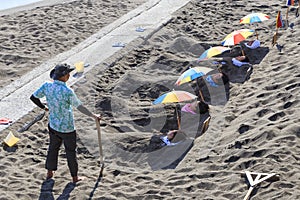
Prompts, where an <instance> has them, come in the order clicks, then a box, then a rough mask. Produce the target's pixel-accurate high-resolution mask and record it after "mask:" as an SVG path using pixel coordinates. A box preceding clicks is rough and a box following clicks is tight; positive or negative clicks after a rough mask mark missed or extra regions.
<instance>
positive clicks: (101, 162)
mask: <svg viewBox="0 0 300 200" xmlns="http://www.w3.org/2000/svg"><path fill="white" fill-rule="evenodd" d="M96 126H97V133H98V143H99V153H100V177H102V175H103V169H104V159H103V150H102V142H101V130H100V120H98V119H96Z"/></svg>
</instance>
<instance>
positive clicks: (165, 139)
mask: <svg viewBox="0 0 300 200" xmlns="http://www.w3.org/2000/svg"><path fill="white" fill-rule="evenodd" d="M185 139H187V135H186V134H185V133H184V132H183V131H181V130H170V131H169V132H168V133H167V134H166V135H154V136H152V138H151V141H150V145H151V146H153V145H154V146H155V149H159V148H161V147H164V146H175V145H177V144H179V143H181V142H183V141H184V140H185Z"/></svg>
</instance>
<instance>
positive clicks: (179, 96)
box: [153, 90, 197, 105]
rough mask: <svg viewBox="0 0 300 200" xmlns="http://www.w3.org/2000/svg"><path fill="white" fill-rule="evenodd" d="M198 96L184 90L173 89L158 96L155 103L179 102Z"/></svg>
mask: <svg viewBox="0 0 300 200" xmlns="http://www.w3.org/2000/svg"><path fill="white" fill-rule="evenodd" d="M196 98H197V96H195V95H193V94H191V93H189V92H186V91H182V90H173V91H171V92H167V93H165V94H163V95H161V96H160V97H158V98H157V99H156V100H155V101H154V102H153V104H154V105H155V104H159V103H178V102H184V101H190V100H193V99H196Z"/></svg>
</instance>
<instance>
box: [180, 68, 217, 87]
mask: <svg viewBox="0 0 300 200" xmlns="http://www.w3.org/2000/svg"><path fill="white" fill-rule="evenodd" d="M212 70H213V69H211V68H208V67H193V68H190V69H188V70H186V71H185V72H184V73H183V74H181V75H180V76H179V78H178V79H177V81H176V83H175V85H181V84H183V83H187V82H190V81H192V80H194V79H196V78H199V77H201V76H204V75H206V74H207V73H208V72H210V71H212Z"/></svg>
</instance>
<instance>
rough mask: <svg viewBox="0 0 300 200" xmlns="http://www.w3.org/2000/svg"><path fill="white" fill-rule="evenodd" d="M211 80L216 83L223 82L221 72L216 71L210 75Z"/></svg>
mask: <svg viewBox="0 0 300 200" xmlns="http://www.w3.org/2000/svg"><path fill="white" fill-rule="evenodd" d="M211 77H212V80H213V81H214V82H215V83H216V84H223V79H222V77H223V74H222V73H216V74H213V75H211Z"/></svg>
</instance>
